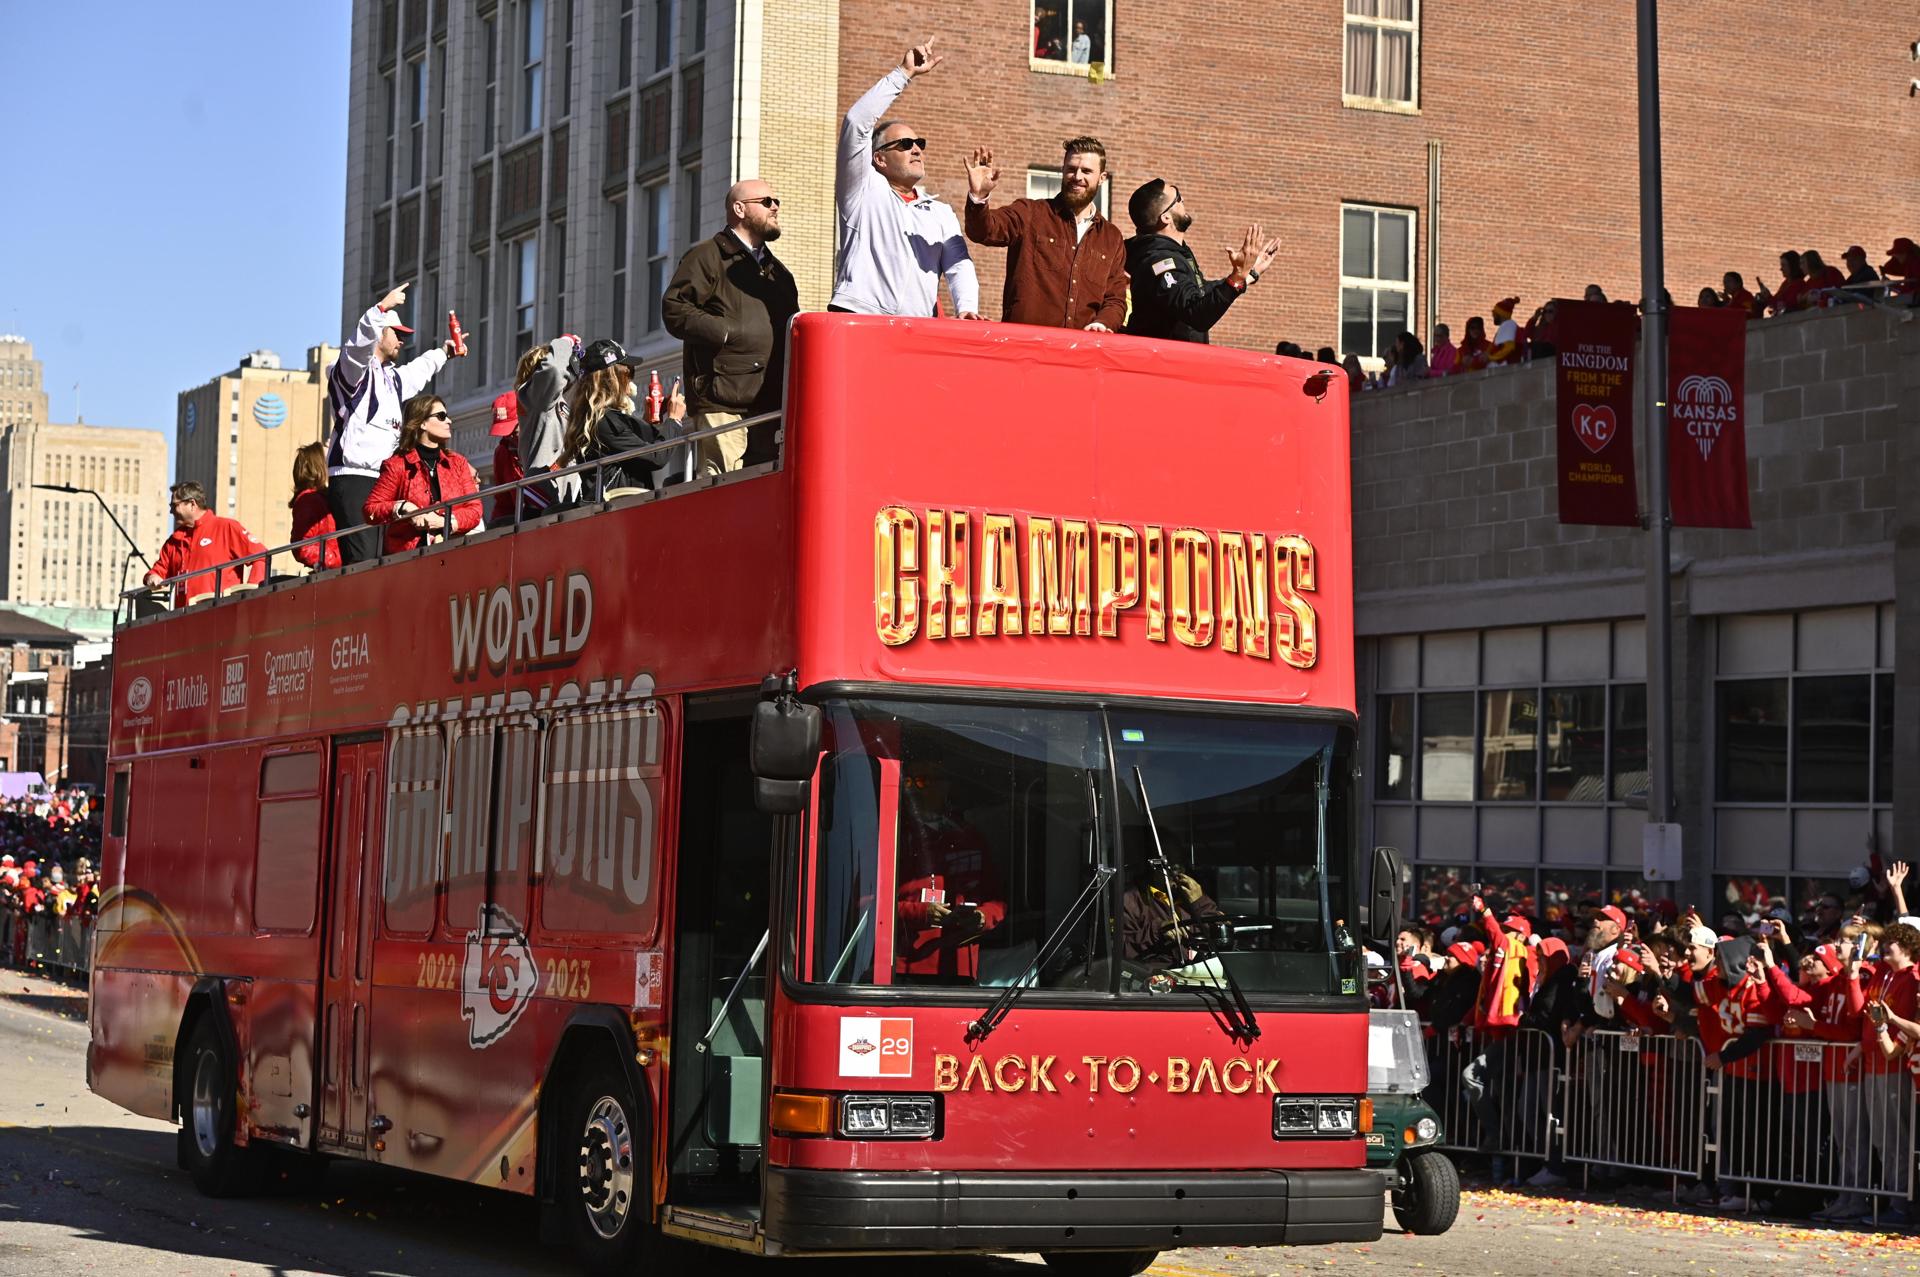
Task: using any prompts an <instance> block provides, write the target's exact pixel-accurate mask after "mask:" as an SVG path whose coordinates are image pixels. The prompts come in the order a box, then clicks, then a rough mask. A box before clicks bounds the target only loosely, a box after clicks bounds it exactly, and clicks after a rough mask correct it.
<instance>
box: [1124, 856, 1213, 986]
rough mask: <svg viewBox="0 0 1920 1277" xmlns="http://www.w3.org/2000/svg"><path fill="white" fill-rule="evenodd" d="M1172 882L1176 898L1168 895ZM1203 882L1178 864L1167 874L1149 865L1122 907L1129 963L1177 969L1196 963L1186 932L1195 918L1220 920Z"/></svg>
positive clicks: (1125, 952)
mask: <svg viewBox="0 0 1920 1277" xmlns="http://www.w3.org/2000/svg"><path fill="white" fill-rule="evenodd" d="M1169 882H1171V884H1172V887H1173V895H1172V896H1171V897H1169V896H1168V894H1167V886H1168V883H1169ZM1219 914H1220V906H1219V905H1217V904H1215V903H1214V902H1213V900H1212V898H1211V897H1209V896H1208V895H1207V893H1206V891H1205V890H1204V889H1203V888H1202V887H1201V886H1200V883H1199V882H1198V881H1197V880H1196V879H1195V878H1194V877H1193V875H1192V874H1190V873H1188V872H1187V871H1186V870H1185V869H1182V868H1180V867H1179V866H1178V865H1175V866H1173V867H1172V868H1170V869H1168V870H1167V871H1166V874H1165V876H1164V877H1163V876H1162V874H1161V870H1160V869H1159V867H1157V866H1149V867H1148V868H1147V872H1146V876H1145V877H1143V878H1141V879H1140V881H1139V882H1137V883H1135V884H1134V885H1133V887H1132V888H1130V889H1129V890H1128V891H1127V894H1126V897H1125V899H1124V900H1123V901H1122V902H1121V905H1120V940H1121V944H1122V946H1123V947H1122V952H1123V954H1124V956H1125V958H1126V960H1127V961H1128V962H1143V963H1147V964H1148V965H1151V966H1156V967H1177V966H1182V965H1184V964H1186V963H1188V962H1191V961H1193V956H1194V955H1193V949H1192V946H1191V944H1190V943H1189V942H1188V940H1187V938H1186V935H1185V933H1186V931H1187V930H1188V928H1189V927H1190V926H1191V924H1192V922H1193V920H1194V919H1196V918H1212V917H1218V916H1219Z"/></svg>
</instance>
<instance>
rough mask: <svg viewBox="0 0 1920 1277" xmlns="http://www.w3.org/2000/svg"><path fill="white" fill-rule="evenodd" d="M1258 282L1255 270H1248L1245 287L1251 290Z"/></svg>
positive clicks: (1258, 276)
mask: <svg viewBox="0 0 1920 1277" xmlns="http://www.w3.org/2000/svg"><path fill="white" fill-rule="evenodd" d="M1259 282H1260V272H1259V271H1257V270H1248V271H1247V287H1248V288H1252V287H1253V286H1254V285H1255V284H1257V283H1259Z"/></svg>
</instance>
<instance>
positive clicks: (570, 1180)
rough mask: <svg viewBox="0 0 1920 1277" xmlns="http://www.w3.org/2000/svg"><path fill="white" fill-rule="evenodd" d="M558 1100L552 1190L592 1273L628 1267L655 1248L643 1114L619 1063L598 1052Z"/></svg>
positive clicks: (572, 1242) (577, 1250)
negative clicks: (556, 1140) (617, 1064)
mask: <svg viewBox="0 0 1920 1277" xmlns="http://www.w3.org/2000/svg"><path fill="white" fill-rule="evenodd" d="M571 1072H572V1074H573V1076H572V1078H571V1082H570V1085H569V1086H568V1088H567V1092H566V1095H565V1098H564V1099H563V1100H562V1101H561V1103H560V1109H559V1128H558V1130H557V1131H556V1132H555V1134H556V1136H557V1138H558V1140H559V1145H558V1147H557V1149H556V1155H555V1158H554V1162H553V1165H554V1167H555V1172H556V1173H555V1183H554V1194H555V1197H556V1199H557V1202H558V1205H559V1209H560V1213H561V1219H562V1221H563V1226H564V1229H565V1232H566V1236H567V1240H568V1242H569V1244H570V1245H571V1246H572V1248H573V1251H574V1253H575V1255H577V1256H578V1257H579V1259H580V1262H581V1263H582V1264H583V1265H584V1266H585V1268H586V1270H587V1271H588V1272H590V1273H609V1274H611V1273H632V1272H634V1271H635V1269H636V1268H637V1267H639V1266H640V1265H641V1264H642V1263H643V1262H644V1261H645V1260H646V1259H647V1258H648V1257H649V1255H650V1254H651V1253H652V1252H653V1251H654V1249H655V1248H656V1239H657V1234H656V1233H655V1231H654V1228H653V1221H652V1218H651V1216H652V1213H653V1192H652V1184H651V1176H650V1173H649V1167H650V1165H651V1154H650V1152H649V1149H650V1144H649V1142H648V1134H647V1119H646V1116H645V1114H644V1112H643V1111H642V1110H641V1108H640V1106H639V1103H638V1102H637V1101H636V1100H635V1098H634V1095H633V1090H632V1088H631V1087H630V1086H628V1084H627V1080H626V1078H625V1077H624V1076H622V1074H621V1072H620V1070H619V1068H618V1067H616V1066H615V1065H614V1063H613V1062H612V1061H611V1060H609V1059H608V1058H607V1056H606V1053H605V1052H603V1051H595V1052H593V1053H591V1054H590V1055H588V1056H587V1058H585V1059H583V1060H581V1061H580V1062H579V1065H578V1066H577V1067H576V1068H575V1069H573V1070H571Z"/></svg>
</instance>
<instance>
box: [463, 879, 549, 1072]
mask: <svg viewBox="0 0 1920 1277" xmlns="http://www.w3.org/2000/svg"><path fill="white" fill-rule="evenodd" d="M539 974H540V973H539V970H538V969H537V968H536V967H535V966H534V964H533V950H532V949H530V948H528V947H527V936H526V933H525V932H524V931H522V930H521V928H520V924H519V923H518V922H516V921H514V918H513V915H512V914H510V913H508V912H507V911H506V910H505V909H502V908H500V907H499V906H497V905H481V906H480V911H479V917H478V919H477V921H476V923H475V925H474V929H473V930H472V931H469V932H467V945H466V954H465V960H464V961H463V962H462V963H461V967H460V1017H461V1018H462V1019H464V1020H465V1021H466V1022H467V1045H468V1046H470V1047H472V1048H473V1049H474V1050H476V1051H479V1050H483V1049H485V1048H487V1047H490V1046H492V1045H493V1044H494V1043H495V1042H498V1041H499V1040H500V1039H501V1038H503V1037H505V1036H507V1033H508V1032H509V1031H510V1030H511V1029H512V1028H513V1026H514V1024H515V1022H517V1021H518V1020H519V1019H520V1013H521V1012H522V1011H524V1010H526V1009H527V1003H528V1001H529V1000H531V999H532V997H533V990H534V987H535V985H537V984H538V983H539Z"/></svg>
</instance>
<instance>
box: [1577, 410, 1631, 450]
mask: <svg viewBox="0 0 1920 1277" xmlns="http://www.w3.org/2000/svg"><path fill="white" fill-rule="evenodd" d="M1619 428H1620V423H1619V422H1618V421H1617V420H1615V418H1614V415H1613V409H1612V407H1610V406H1609V405H1607V404H1600V405H1598V406H1597V407H1596V406H1595V405H1593V404H1584V403H1583V404H1577V405H1575V406H1574V409H1573V433H1574V435H1575V437H1576V438H1578V439H1579V440H1580V442H1581V443H1583V444H1585V445H1586V446H1587V451H1588V452H1591V453H1594V454H1595V455H1598V454H1599V453H1601V452H1604V451H1605V450H1606V447H1607V445H1608V444H1610V443H1612V442H1613V435H1614V432H1615V431H1616V430H1618V429H1619Z"/></svg>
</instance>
